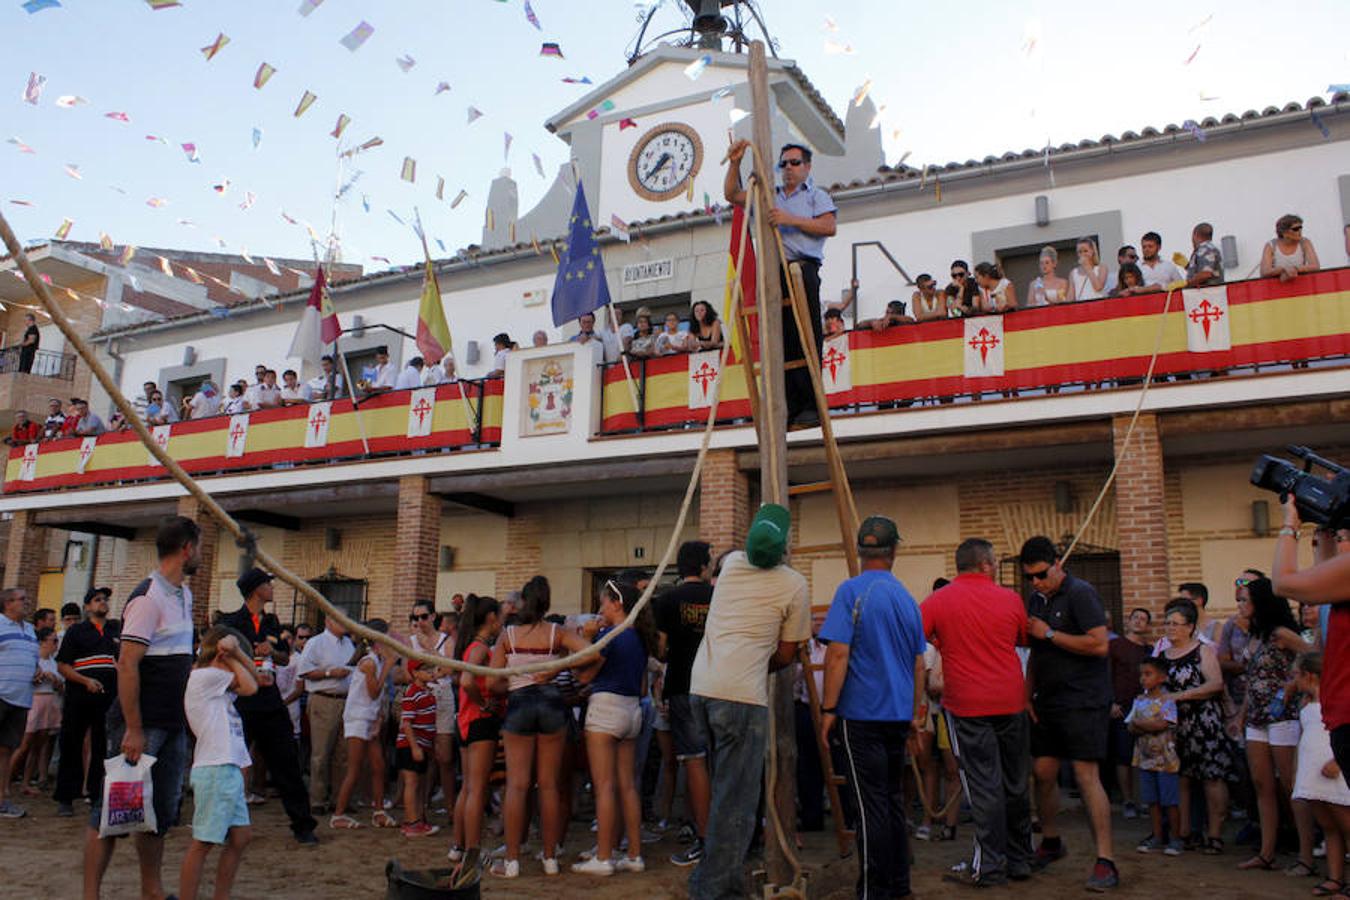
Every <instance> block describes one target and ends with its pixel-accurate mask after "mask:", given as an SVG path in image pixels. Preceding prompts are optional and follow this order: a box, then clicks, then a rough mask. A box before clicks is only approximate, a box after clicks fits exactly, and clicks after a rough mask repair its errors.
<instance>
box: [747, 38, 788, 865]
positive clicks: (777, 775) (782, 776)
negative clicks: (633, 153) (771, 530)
mask: <svg viewBox="0 0 1350 900" xmlns="http://www.w3.org/2000/svg"><path fill="white" fill-rule="evenodd" d="M750 101H751V120H750V121H751V123H752V124H753V126H754V134H753V138H754V141H753V142H754V145H755V152H754V154H752V158H753V160H754V172H755V177H756V179H757V180H758V182H759V184H760V185H761V186H762V189H763V190H764V194H763V195H761V196H768V197H769V202H768V203H766V204H764V205H762V206H758V205H757V215H756V216H755V222H754V229H755V235H756V241H755V243H756V245H757V250H756V253H757V256H756V258H755V260H756V265H755V270H756V273H757V275H758V279H759V283H758V284H757V285H756V287H757V289H758V290H757V293H756V297H755V306H756V308H757V312H758V313H759V359H760V372H761V394H760V396H761V397H762V398H763V402H762V403H761V404H760V422H759V423H758V425H759V460H760V476H759V477H760V497H761V498H762V500H763V502H765V503H777V504H780V505H781V506H787V505H788V479H787V422H786V421H785V420H786V419H787V399H786V396H785V394H784V388H783V374H784V370H783V289H782V282H781V280H780V273H781V272H782V265H783V260H782V255H781V253H780V252H779V246H778V240H777V235H776V234H775V233H774V226H773V225H771V224H770V223H769V216H768V211H769V210H771V209H772V208H773V203H772V197H773V184H774V180H773V168H772V166H773V162H774V160H776V159H777V158H778V157H777V154H776V153H775V151H774V146H773V118H772V111H771V108H770V105H769V66H768V62H767V60H766V58H765V55H764V44H763V42H761V41H754V42H752V43H751V44H750ZM793 672H794V669H793V668H792V667H788V668H786V669H783V670H782V671H780V672H777V673H775V674H773V675H771V676H769V715H770V716H771V717H772V720H773V741H774V747H773V748H774V750H775V753H774V757H773V758H774V771H773V772H772V773H770V772H769V771H768V770H767V769H766V771H765V796H766V797H767V798H768V799H769V802H771V803H773V804H774V806H775V807H776V808H777V810H778V821H779V822H780V823H781V826H782V828H784V829H785V837H786V838H787V840H788V841H789V843H790V842H791V841H792V835H793V834H794V832H795V830H796V829H795V825H796V821H797V819H796V817H797V740H796V734H795V730H794V721H793V708H792V682H793ZM771 776H772V777H771ZM770 784H772V785H773V791H772V793H770V792H769V786H770ZM770 831H772V828H771V829H770ZM764 858H765V862H766V863H767V865H768V876H769V881H770V883H772V884H779V885H786V884H791V883H792V881H793V875H794V873H793V870H792V866H791V864H790V863H789V862H788V860H787V858H786V856H785V855H784V853H783V850H782V847H781V846H780V845H779V842H778V836H777V835H775V834H772V833H767V834H765V836H764Z"/></svg>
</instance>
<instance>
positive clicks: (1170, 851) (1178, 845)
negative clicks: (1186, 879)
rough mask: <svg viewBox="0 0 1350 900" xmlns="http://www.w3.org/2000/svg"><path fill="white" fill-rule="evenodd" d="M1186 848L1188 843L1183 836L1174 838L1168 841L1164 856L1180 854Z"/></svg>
mask: <svg viewBox="0 0 1350 900" xmlns="http://www.w3.org/2000/svg"><path fill="white" fill-rule="evenodd" d="M1185 850H1186V843H1185V841H1183V840H1182V839H1181V838H1172V839H1171V840H1170V841H1168V842H1167V849H1166V850H1164V851H1163V855H1164V856H1180V855H1181V854H1182V853H1184V852H1185Z"/></svg>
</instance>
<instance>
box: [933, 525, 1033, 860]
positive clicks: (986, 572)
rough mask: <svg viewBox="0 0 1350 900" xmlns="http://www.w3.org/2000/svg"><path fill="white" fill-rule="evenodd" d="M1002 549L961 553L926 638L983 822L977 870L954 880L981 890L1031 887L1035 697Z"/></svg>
mask: <svg viewBox="0 0 1350 900" xmlns="http://www.w3.org/2000/svg"><path fill="white" fill-rule="evenodd" d="M997 567H998V563H997V562H996V560H995V558H994V545H993V544H991V543H989V542H988V541H986V540H982V539H980V538H968V539H967V540H965V541H963V542H962V543H961V546H959V547H957V548H956V579H955V580H954V581H952V582H951V583H950V584H948V585H946V586H945V587H942V588H939V589H938V590H936V591H934V592H933V593H932V594H930V595H929V597H928V599H927V600H925V601H924V602H923V606H922V607H920V612H921V613H922V614H923V628H924V633H925V634H926V635H927V636H928V640H930V641H931V642H932V643H933V646H935V647H936V648H937V649H938V651H939V652H940V653H941V654H942V710H943V715H945V716H946V717H947V733H948V734H949V735H950V736H951V742H952V752H953V753H954V754H955V755H956V761H957V764H958V765H960V767H961V783H962V785H963V786H964V787H965V792H966V798H967V799H968V800H969V802H970V814H971V817H972V818H973V819H974V820H975V853H974V857H973V859H972V860H971V862H970V865H969V866H965V867H963V868H961V869H960V870H959V871H955V872H953V873H951V874H949V875H947V876H946V879H947V880H949V881H955V882H958V883H961V884H966V885H969V886H971V887H990V886H993V885H999V884H1005V883H1007V881H1008V879H1009V878H1011V879H1013V880H1014V881H1023V880H1025V879H1027V878H1030V877H1031V797H1030V792H1029V790H1028V788H1027V781H1028V776H1029V775H1030V771H1029V769H1030V767H1029V765H1028V763H1029V761H1030V758H1029V755H1028V751H1027V740H1028V737H1027V734H1028V723H1027V714H1026V707H1027V697H1026V685H1025V682H1024V680H1023V678H1022V663H1021V660H1020V659H1019V658H1018V656H1017V647H1018V645H1019V644H1024V643H1026V635H1027V613H1026V608H1025V607H1024V606H1023V605H1022V598H1021V597H1019V596H1017V594H1015V593H1013V592H1012V591H1010V590H1008V589H1007V588H1004V587H999V586H998V585H997V584H995V583H994V574H995V572H996V571H997Z"/></svg>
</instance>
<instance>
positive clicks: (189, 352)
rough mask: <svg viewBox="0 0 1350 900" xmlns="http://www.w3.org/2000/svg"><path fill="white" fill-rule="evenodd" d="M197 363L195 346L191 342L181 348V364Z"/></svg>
mask: <svg viewBox="0 0 1350 900" xmlns="http://www.w3.org/2000/svg"><path fill="white" fill-rule="evenodd" d="M196 364H197V348H196V347H193V346H192V345H191V344H189V345H188V346H186V347H184V348H183V366H184V367H187V366H194V365H196Z"/></svg>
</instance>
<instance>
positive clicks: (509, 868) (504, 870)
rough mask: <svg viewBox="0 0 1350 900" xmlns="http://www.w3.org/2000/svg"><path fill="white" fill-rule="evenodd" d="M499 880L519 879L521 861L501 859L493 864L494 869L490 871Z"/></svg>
mask: <svg viewBox="0 0 1350 900" xmlns="http://www.w3.org/2000/svg"><path fill="white" fill-rule="evenodd" d="M488 871H489V872H491V873H492V874H493V875H495V876H496V877H498V878H519V877H520V860H518V859H499V860H496V861H494V862H493V863H492V868H490V869H489V870H488Z"/></svg>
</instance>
